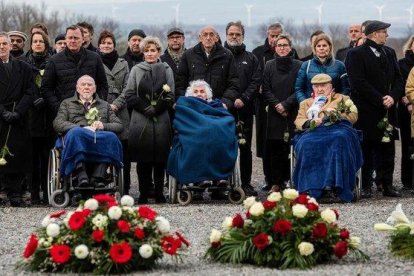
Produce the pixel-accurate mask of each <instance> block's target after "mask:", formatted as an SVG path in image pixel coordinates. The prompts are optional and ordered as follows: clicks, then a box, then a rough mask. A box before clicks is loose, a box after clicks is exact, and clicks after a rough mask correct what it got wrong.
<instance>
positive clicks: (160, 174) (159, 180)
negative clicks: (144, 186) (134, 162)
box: [154, 163, 165, 197]
mask: <svg viewBox="0 0 414 276" xmlns="http://www.w3.org/2000/svg"><path fill="white" fill-rule="evenodd" d="M164 179H165V163H154V186H155V197H160V196H162V195H163V191H164Z"/></svg>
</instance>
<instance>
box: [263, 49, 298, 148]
mask: <svg viewBox="0 0 414 276" xmlns="http://www.w3.org/2000/svg"><path fill="white" fill-rule="evenodd" d="M301 64H302V62H301V61H299V60H295V59H293V58H292V57H276V58H275V59H273V60H271V61H269V62H267V63H266V66H265V69H264V73H263V84H262V94H263V98H264V102H265V104H266V105H268V111H267V127H266V128H265V129H264V131H265V132H264V134H263V136H264V137H265V138H266V139H268V140H282V139H283V134H284V132H285V131H286V129H287V127H288V128H289V131H290V134H291V135H293V130H294V124H293V122H294V120H295V118H296V115H297V112H298V101H297V99H296V96H295V81H296V76H297V74H298V71H299V69H300V66H301ZM279 103H282V105H283V107H284V108H285V109H286V111H287V112H288V114H289V115H288V117H283V116H282V115H280V114H279V113H278V112H277V111H276V110H275V108H274V106H275V105H277V104H279Z"/></svg>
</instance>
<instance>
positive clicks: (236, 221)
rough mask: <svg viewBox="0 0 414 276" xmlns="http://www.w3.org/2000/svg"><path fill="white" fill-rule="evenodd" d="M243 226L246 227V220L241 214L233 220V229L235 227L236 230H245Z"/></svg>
mask: <svg viewBox="0 0 414 276" xmlns="http://www.w3.org/2000/svg"><path fill="white" fill-rule="evenodd" d="M243 226H244V219H243V218H242V216H241V215H240V214H237V215H236V216H235V217H234V218H233V227H235V228H243Z"/></svg>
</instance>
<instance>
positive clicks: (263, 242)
mask: <svg viewBox="0 0 414 276" xmlns="http://www.w3.org/2000/svg"><path fill="white" fill-rule="evenodd" d="M253 244H254V246H256V248H257V249H259V250H263V249H265V248H266V247H267V246H268V245H269V236H268V235H267V234H265V233H260V234H258V235H257V236H256V237H254V238H253Z"/></svg>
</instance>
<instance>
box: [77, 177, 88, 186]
mask: <svg viewBox="0 0 414 276" xmlns="http://www.w3.org/2000/svg"><path fill="white" fill-rule="evenodd" d="M78 187H79V188H89V187H90V186H89V181H88V179H87V178H82V179H79V180H78Z"/></svg>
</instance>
